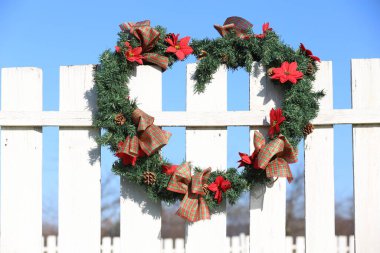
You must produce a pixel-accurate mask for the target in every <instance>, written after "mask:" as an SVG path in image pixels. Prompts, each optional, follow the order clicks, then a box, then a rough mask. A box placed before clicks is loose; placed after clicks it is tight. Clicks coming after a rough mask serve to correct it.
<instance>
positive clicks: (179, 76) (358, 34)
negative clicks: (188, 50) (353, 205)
mask: <svg viewBox="0 0 380 253" xmlns="http://www.w3.org/2000/svg"><path fill="white" fill-rule="evenodd" d="M379 13H380V1H378V0H362V1H354V0H337V1H331V0H319V1H301V0H288V1H281V0H278V1H273V0H266V1H257V0H253V1H252V0H251V1H199V0H193V1H189V2H186V1H115V0H109V1H107V2H105V1H98V0H92V1H78V0H76V1H73V0H65V1H51V0H50V1H47V0H18V1H14V0H0V67H1V68H3V67H16V66H35V67H40V68H42V69H43V71H44V88H43V93H44V94H43V95H44V102H43V109H44V110H58V107H59V94H58V90H59V89H58V84H59V66H60V65H77V64H95V63H97V62H98V56H99V55H100V53H101V52H102V51H103V50H105V49H107V48H113V47H114V45H115V42H116V39H117V35H116V34H117V32H118V31H119V27H118V25H119V24H120V23H121V22H124V21H140V20H145V19H150V20H151V21H152V25H158V24H160V25H163V26H165V27H167V28H168V31H170V32H176V33H180V34H181V35H182V36H185V35H189V36H191V37H193V38H204V37H211V38H215V37H217V36H219V35H218V33H217V32H216V31H215V30H214V28H213V24H222V23H223V22H224V20H225V18H226V17H228V16H232V15H236V16H242V17H244V18H246V19H248V20H250V21H251V22H252V23H253V24H254V31H255V32H259V31H260V30H261V25H262V24H263V23H264V22H270V24H271V27H273V28H274V30H275V31H276V32H277V33H278V34H280V35H281V37H282V38H283V40H284V41H285V42H286V43H287V44H290V45H291V46H293V47H294V48H296V47H298V45H299V43H300V42H303V43H304V44H305V45H306V47H307V48H310V49H312V51H313V53H314V54H315V55H317V56H319V57H320V58H321V59H322V60H332V61H333V74H334V108H337V109H338V108H350V107H351V95H350V89H351V87H350V59H351V58H380V46H379V45H380V43H379V41H380V30H379V25H380V15H379ZM193 61H194V58H190V59H189V60H188V61H187V62H193ZM229 79H230V84H229V88H228V89H229V95H228V109H229V110H247V109H248V76H247V74H246V73H244V71H239V72H235V73H233V74H231V75H230V76H229ZM163 96H164V110H184V109H185V99H184V98H185V63H179V64H177V65H176V66H175V67H174V68H173V70H172V71H170V70H169V71H167V72H165V74H164V95H163ZM170 130H171V131H172V132H173V133H174V137H173V138H172V141H171V143H170V145H169V146H168V147H167V148H166V149H165V154H166V155H167V156H168V157H169V158H170V159H171V160H172V161H173V162H175V163H179V162H181V161H182V160H183V159H184V139H185V137H184V129H183V128H182V129H181V128H179V129H170ZM229 130H230V131H229V137H230V138H229V139H230V142H229V154H228V157H229V158H228V165H229V166H235V165H236V163H235V162H236V160H238V155H237V152H238V151H245V152H247V151H248V141H247V138H248V137H247V135H248V129H247V128H232V129H229ZM335 130H336V131H335V183H336V186H335V190H336V198H337V199H343V198H346V197H350V196H351V195H352V188H353V187H352V154H351V153H352V144H351V142H352V138H351V127H350V126H336V127H335ZM57 143H58V131H57V128H45V129H44V163H43V164H44V168H43V172H44V175H43V182H44V185H43V187H44V188H43V189H44V190H43V191H44V198H43V199H44V207H45V209H49V208H54V209H56V208H57V200H56V198H57V189H58V186H57V184H58V179H57V174H58V173H57V171H58V166H57V165H58V144H57ZM175 150H179V151H177V152H175ZM103 153H104V154H107V152H106V150H105V149H103ZM301 158H302V157H301ZM302 159H303V158H302ZM302 159H301V161H300V164H302V162H303V161H302ZM111 163H112V157H111V155H110V154H107V155H106V157H105V158H104V159H103V162H102V166H103V168H102V170H103V175H105V174H107V172H109V170H110V165H111ZM296 167H299V166H296ZM321 170H323V168H321ZM114 192H115V193H116V194H117V192H118V190H117V189H114Z"/></svg>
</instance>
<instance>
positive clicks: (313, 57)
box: [309, 55, 321, 62]
mask: <svg viewBox="0 0 380 253" xmlns="http://www.w3.org/2000/svg"><path fill="white" fill-rule="evenodd" d="M309 57H310V58H311V59H313V60H314V61H318V62H321V59H319V57H317V56H315V55H310V56H309Z"/></svg>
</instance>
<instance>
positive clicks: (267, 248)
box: [250, 63, 286, 253]
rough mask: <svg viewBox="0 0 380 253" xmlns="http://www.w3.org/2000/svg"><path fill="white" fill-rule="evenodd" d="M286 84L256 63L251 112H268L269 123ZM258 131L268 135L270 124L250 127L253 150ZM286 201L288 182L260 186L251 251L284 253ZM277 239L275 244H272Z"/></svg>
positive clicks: (254, 194) (255, 193) (253, 200)
mask: <svg viewBox="0 0 380 253" xmlns="http://www.w3.org/2000/svg"><path fill="white" fill-rule="evenodd" d="M282 97H283V87H282V86H280V85H275V84H273V83H272V82H271V81H270V79H269V78H268V77H267V76H266V71H265V69H264V68H263V67H262V66H260V65H259V64H257V63H256V64H254V66H253V69H252V72H251V74H250V111H251V112H253V113H254V112H256V111H260V110H262V111H265V112H266V113H267V121H268V122H269V112H270V110H271V109H272V108H280V107H281V104H280V102H281V101H282ZM255 130H259V131H260V132H261V133H262V134H263V135H264V136H266V135H267V132H268V128H267V127H253V128H251V130H250V151H251V152H253V151H254V147H253V135H254V131H255ZM285 201H286V182H285V179H284V178H280V179H278V180H277V182H276V183H275V184H274V185H273V186H272V187H270V188H269V187H265V186H262V185H257V186H255V187H254V188H253V190H252V191H251V197H250V236H251V237H250V252H255V253H256V252H260V253H261V252H262V253H270V252H276V253H281V252H285V243H286V242H285ZM273 242H276V243H273Z"/></svg>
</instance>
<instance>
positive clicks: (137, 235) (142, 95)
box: [120, 66, 162, 253]
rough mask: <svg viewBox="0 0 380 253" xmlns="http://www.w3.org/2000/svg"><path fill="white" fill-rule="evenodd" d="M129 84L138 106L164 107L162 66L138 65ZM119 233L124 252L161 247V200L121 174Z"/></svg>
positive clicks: (147, 108)
mask: <svg viewBox="0 0 380 253" xmlns="http://www.w3.org/2000/svg"><path fill="white" fill-rule="evenodd" d="M128 86H129V88H130V97H131V99H132V98H135V97H138V100H137V102H138V104H139V108H141V109H142V110H146V111H148V110H150V111H152V110H154V111H161V109H162V73H161V69H160V68H158V67H153V66H138V67H137V68H136V76H134V77H133V78H131V80H130V82H129V83H128ZM152 116H155V115H152ZM145 228H146V229H145ZM120 237H121V252H141V253H144V252H147V253H149V252H159V251H160V248H161V241H160V239H161V203H155V202H153V201H151V200H150V199H148V197H147V196H146V193H145V191H144V189H143V188H142V187H140V186H137V185H135V184H132V183H128V182H126V181H125V180H124V178H121V196H120ZM142 239H143V240H142Z"/></svg>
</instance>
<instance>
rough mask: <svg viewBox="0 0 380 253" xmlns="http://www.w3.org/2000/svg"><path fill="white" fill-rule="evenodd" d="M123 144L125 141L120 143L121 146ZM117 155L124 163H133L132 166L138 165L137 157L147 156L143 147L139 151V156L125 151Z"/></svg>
mask: <svg viewBox="0 0 380 253" xmlns="http://www.w3.org/2000/svg"><path fill="white" fill-rule="evenodd" d="M122 145H123V142H122V141H121V142H119V144H118V147H119V148H120V147H121V146H122ZM115 156H117V157H119V158H120V159H122V160H121V161H122V163H123V164H124V165H132V166H135V165H136V162H137V159H138V158H139V157H143V156H145V153H144V151H142V150H141V149H140V150H139V153H138V156H131V155H128V154H126V153H123V152H117V153H116V154H115Z"/></svg>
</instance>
